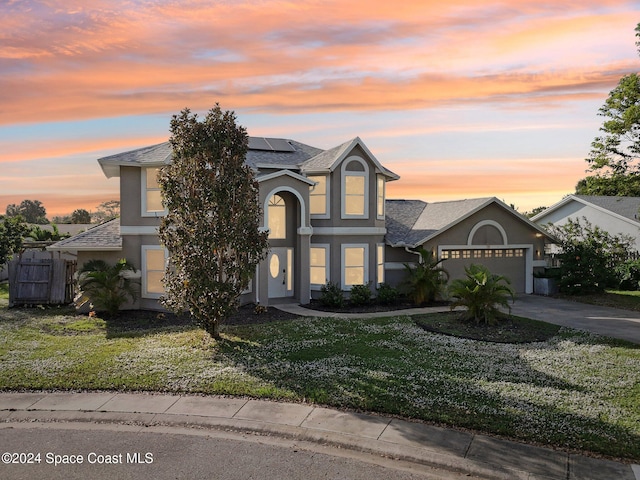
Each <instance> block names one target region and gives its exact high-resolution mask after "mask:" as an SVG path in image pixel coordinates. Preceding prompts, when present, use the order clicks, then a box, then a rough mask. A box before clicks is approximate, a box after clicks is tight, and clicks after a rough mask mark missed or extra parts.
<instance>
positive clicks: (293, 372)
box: [0, 308, 640, 462]
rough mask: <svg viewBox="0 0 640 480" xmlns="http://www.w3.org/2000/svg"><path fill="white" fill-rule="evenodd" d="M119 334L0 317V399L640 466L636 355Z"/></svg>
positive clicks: (182, 332) (349, 329) (445, 343)
mask: <svg viewBox="0 0 640 480" xmlns="http://www.w3.org/2000/svg"><path fill="white" fill-rule="evenodd" d="M223 333H224V340H222V341H221V342H215V341H213V340H212V339H210V337H209V336H208V335H207V334H206V333H205V332H204V331H202V330H199V329H194V328H192V327H190V326H184V325H182V326H174V327H170V326H169V327H166V326H165V327H162V328H147V329H143V330H135V331H132V332H127V331H118V330H117V329H116V330H114V329H113V328H111V327H110V324H109V323H108V322H105V321H104V320H101V319H99V318H88V317H82V316H76V315H75V314H73V313H71V312H69V311H65V310H55V309H52V310H42V311H41V310H18V309H12V310H7V309H6V308H0V366H1V368H0V389H2V390H9V389H11V390H15V389H95V390H111V389H118V390H151V391H171V392H191V393H207V394H232V395H246V396H251V397H262V398H273V399H281V400H288V401H293V402H300V401H306V402H314V403H318V404H323V405H329V406H335V407H344V408H351V409H357V410H364V411H375V412H382V413H388V414H393V415H400V416H404V417H409V418H413V419H418V420H425V421H430V422H436V423H441V424H446V425H452V426H457V427H463V428H471V429H474V430H478V431H483V432H489V433H495V434H500V435H505V436H508V437H511V438H517V439H522V440H526V441H531V442H536V443H542V444H549V445H555V446H558V447H562V448H567V449H578V450H585V451H591V452H594V453H599V454H604V455H608V456H612V457H618V458H627V459H632V460H634V461H636V462H637V461H638V460H640V348H638V346H634V345H631V344H625V343H623V342H614V341H610V340H607V339H604V338H601V337H598V336H595V335H590V334H586V333H584V332H578V331H573V330H565V329H563V330H561V331H560V332H559V333H558V335H556V336H554V337H553V338H551V339H550V340H548V341H545V342H538V343H530V344H497V343H488V342H481V341H474V340H464V339H459V338H456V337H450V336H444V335H441V334H434V333H429V332H426V331H424V330H423V329H422V328H419V327H418V326H416V325H415V323H414V322H413V320H412V319H411V318H409V317H396V318H383V319H375V320H344V319H299V320H292V321H282V322H275V323H270V324H261V325H248V326H236V327H231V326H229V327H226V328H224V329H223Z"/></svg>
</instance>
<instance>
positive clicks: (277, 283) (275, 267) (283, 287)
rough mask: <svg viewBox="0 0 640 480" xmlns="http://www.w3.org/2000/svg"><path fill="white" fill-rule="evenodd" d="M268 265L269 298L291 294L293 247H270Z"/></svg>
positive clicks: (290, 295)
mask: <svg viewBox="0 0 640 480" xmlns="http://www.w3.org/2000/svg"><path fill="white" fill-rule="evenodd" d="M267 261H268V265H269V298H283V297H292V296H293V248H290V247H277V248H272V249H271V251H270V252H269V257H268V259H267Z"/></svg>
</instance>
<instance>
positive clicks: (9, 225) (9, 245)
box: [0, 215, 29, 267]
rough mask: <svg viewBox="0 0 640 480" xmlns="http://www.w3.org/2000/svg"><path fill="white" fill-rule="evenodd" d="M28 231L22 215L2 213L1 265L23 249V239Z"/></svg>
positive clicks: (0, 223) (0, 217) (0, 224)
mask: <svg viewBox="0 0 640 480" xmlns="http://www.w3.org/2000/svg"><path fill="white" fill-rule="evenodd" d="M28 231H29V228H28V227H27V226H26V225H25V224H24V223H23V221H22V217H3V216H2V215H0V267H2V265H4V264H5V263H6V262H7V260H9V259H10V258H11V257H12V256H13V254H14V253H17V252H19V251H20V250H21V249H22V240H23V237H24V236H25V235H26V234H27V232H28Z"/></svg>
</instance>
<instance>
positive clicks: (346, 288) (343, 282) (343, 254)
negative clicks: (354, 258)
mask: <svg viewBox="0 0 640 480" xmlns="http://www.w3.org/2000/svg"><path fill="white" fill-rule="evenodd" d="M348 248H363V249H364V258H363V275H362V276H363V285H367V284H368V283H369V244H368V243H343V244H342V245H340V286H341V287H342V290H344V291H349V290H351V287H352V286H353V285H347V282H346V273H347V272H346V262H345V258H346V250H347V249H348Z"/></svg>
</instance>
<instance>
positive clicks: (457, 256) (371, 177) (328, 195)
mask: <svg viewBox="0 0 640 480" xmlns="http://www.w3.org/2000/svg"><path fill="white" fill-rule="evenodd" d="M171 156H172V152H171V147H170V145H169V143H168V142H167V143H162V144H159V145H154V146H151V147H146V148H141V149H138V150H134V151H129V152H124V153H120V154H117V155H113V156H109V157H104V158H101V159H99V160H98V162H99V164H100V166H101V167H102V170H103V171H104V173H105V175H106V176H107V177H108V178H111V177H117V178H119V179H120V199H121V216H120V218H119V219H116V220H113V221H111V222H107V223H105V224H102V225H99V226H97V227H94V228H92V229H90V230H88V231H86V232H84V233H82V234H80V235H77V236H75V237H72V238H70V239H67V240H63V241H61V242H58V243H57V244H55V245H54V246H52V247H50V248H51V249H52V250H58V251H72V252H77V255H78V263H79V264H80V265H81V264H83V263H84V262H86V261H87V260H90V259H94V258H101V259H105V260H107V261H111V262H115V261H116V260H117V259H119V258H126V259H127V260H129V261H130V262H132V263H133V264H134V265H135V266H136V267H137V268H139V270H140V272H141V296H140V299H139V300H137V302H136V304H135V305H133V306H132V307H133V308H148V309H155V308H159V303H158V301H157V300H158V298H159V297H160V296H161V295H162V293H163V287H162V281H161V280H162V275H163V271H164V266H165V261H166V256H167V252H166V251H165V249H164V248H163V247H162V246H161V245H160V244H159V239H158V235H157V229H158V226H159V224H160V218H161V217H162V216H163V215H164V213H165V211H164V208H163V205H162V201H161V195H160V190H159V187H158V183H157V180H156V178H157V174H158V170H159V169H160V168H161V167H162V166H163V165H165V164H167V163H169V162H170V161H171ZM246 162H247V164H248V165H249V166H251V167H252V168H253V170H254V171H255V174H256V179H257V181H258V183H259V191H260V199H259V201H260V204H261V206H262V209H263V219H262V228H264V229H266V230H268V232H269V244H270V249H269V252H268V255H267V256H266V258H265V260H264V261H262V262H261V264H260V265H259V266H258V268H257V271H256V275H255V277H254V279H253V281H252V283H251V285H249V288H248V289H247V291H246V292H245V293H244V294H243V296H242V301H243V302H244V303H249V302H255V303H258V302H259V303H260V304H262V305H269V304H270V303H274V302H277V301H278V299H283V298H291V299H294V300H295V301H298V302H300V303H302V304H305V303H308V302H309V299H310V298H314V297H318V296H319V294H320V289H321V287H322V285H324V284H326V283H327V282H328V281H332V282H335V283H338V284H340V285H341V287H342V288H343V290H345V291H349V290H350V289H351V287H352V286H353V285H362V284H370V285H371V287H372V289H375V286H377V285H379V284H380V283H383V282H387V283H391V284H392V285H393V284H397V283H399V282H400V281H401V280H402V278H403V275H404V267H403V264H404V263H406V262H415V261H417V258H418V257H417V256H416V255H415V253H414V252H413V251H412V249H413V248H415V247H418V246H425V248H428V249H430V250H432V251H434V252H435V253H437V254H438V255H439V256H440V257H443V258H446V259H447V261H446V263H445V268H447V270H449V271H450V273H451V276H452V277H453V278H456V277H460V276H462V275H463V274H464V266H465V265H468V264H469V263H474V262H475V263H485V264H487V265H488V266H489V267H490V268H491V269H492V270H493V271H494V272H496V273H501V274H504V275H507V276H508V277H510V278H511V279H512V281H513V284H514V286H515V288H516V290H517V291H519V292H527V293H530V292H532V288H533V269H534V267H535V266H541V265H544V258H543V252H544V243H545V240H546V238H547V237H546V234H545V233H544V230H542V229H540V228H539V227H538V226H537V225H535V224H533V223H532V222H530V221H529V220H528V219H526V218H525V217H523V216H521V215H519V214H518V213H517V212H515V211H514V210H513V209H511V208H509V207H508V206H506V205H504V204H503V203H502V202H500V201H499V200H497V199H495V198H484V199H476V200H462V201H458V202H441V203H432V204H427V203H425V202H421V201H417V200H407V201H404V200H387V199H386V184H387V182H390V181H395V180H398V178H399V177H398V175H396V174H395V173H393V172H391V171H390V170H388V169H387V168H385V167H384V166H383V165H382V164H381V163H380V162H379V161H378V159H377V158H376V157H375V156H374V155H373V153H371V151H369V149H368V148H367V146H366V145H365V144H364V142H362V140H361V139H360V138H354V139H353V140H350V141H348V142H346V143H343V144H342V145H338V146H337V147H334V148H331V149H329V150H322V149H319V148H315V147H311V146H309V145H305V144H302V143H300V142H296V141H294V140H285V139H279V138H256V137H250V139H249V150H248V153H247V158H246Z"/></svg>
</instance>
